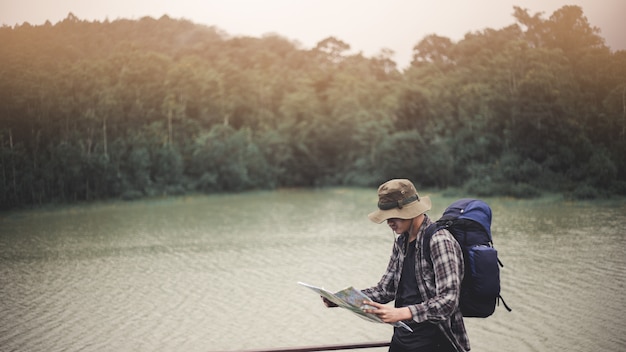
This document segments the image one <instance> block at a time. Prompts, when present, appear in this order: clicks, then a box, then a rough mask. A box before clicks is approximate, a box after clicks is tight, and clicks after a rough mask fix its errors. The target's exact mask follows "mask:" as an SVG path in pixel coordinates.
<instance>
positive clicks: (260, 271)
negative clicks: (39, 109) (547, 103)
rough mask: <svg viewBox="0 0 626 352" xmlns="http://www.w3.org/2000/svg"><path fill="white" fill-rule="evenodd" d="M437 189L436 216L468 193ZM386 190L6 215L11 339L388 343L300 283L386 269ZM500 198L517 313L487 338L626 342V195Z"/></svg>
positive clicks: (334, 281)
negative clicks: (372, 215) (378, 219)
mask: <svg viewBox="0 0 626 352" xmlns="http://www.w3.org/2000/svg"><path fill="white" fill-rule="evenodd" d="M421 193H424V194H425V195H426V194H428V193H427V192H421ZM430 196H431V199H432V201H433V209H432V210H431V211H430V212H429V214H430V216H431V218H438V217H439V216H440V215H441V213H442V212H443V209H444V208H445V206H446V205H447V204H449V203H451V202H452V201H453V200H454V199H455V198H451V197H445V196H442V195H441V194H436V193H433V194H430ZM376 200H377V199H376V193H375V190H370V189H365V190H363V189H328V190H318V191H311V190H281V191H274V192H253V193H244V194H237V195H218V196H194V197H181V198H167V199H156V200H148V201H140V202H129V203H126V202H108V203H97V204H91V205H84V206H67V207H62V208H57V209H41V210H34V211H19V212H10V213H2V214H0V351H228V350H233V351H234V350H245V349H261V348H283V347H296V346H310V345H328V344H341V343H358V342H376V341H386V340H388V339H389V338H390V336H391V333H392V328H391V326H389V325H385V324H373V323H370V322H367V321H364V320H362V319H359V318H358V317H355V316H353V315H352V314H350V313H348V312H346V311H343V310H340V309H326V308H325V307H324V306H323V305H322V303H321V300H320V299H319V297H316V296H315V294H313V293H312V292H311V291H309V290H307V289H305V288H303V287H301V286H299V285H297V284H296V282H298V281H304V282H307V283H310V284H314V285H318V286H324V287H325V288H327V289H329V290H339V289H342V288H345V287H347V286H354V287H356V288H365V287H369V286H371V285H374V284H375V283H376V282H378V280H379V279H380V276H381V275H382V273H383V272H384V270H385V267H386V265H387V260H388V258H389V254H390V251H391V248H392V241H393V238H394V237H393V235H392V233H391V231H390V230H389V229H388V228H387V227H386V226H385V225H377V224H373V223H371V222H370V221H369V220H368V219H367V217H366V215H367V213H368V212H370V211H372V210H373V209H374V207H375V204H376ZM485 200H486V201H488V202H489V203H490V205H491V206H492V208H493V212H494V218H493V226H492V230H493V234H494V242H495V247H496V249H498V252H499V255H500V259H501V260H502V261H503V263H504V265H505V266H504V268H502V269H501V279H502V295H503V297H504V298H505V300H506V302H507V304H509V305H510V306H511V307H512V308H513V312H510V313H509V312H507V311H506V310H505V309H504V308H503V307H499V308H497V309H496V313H495V314H494V315H493V316H492V317H490V318H487V319H476V318H473V319H466V320H465V321H466V326H467V329H468V333H469V337H470V342H471V344H472V349H473V350H474V351H487V352H490V351H493V352H495V351H512V352H513V351H515V352H518V351H542V352H543V351H563V350H567V351H581V352H582V351H624V350H626V337H624V331H626V320H624V318H623V315H624V313H626V298H624V291H625V289H624V288H625V285H626V231H625V230H626V225H624V224H625V223H626V203H625V202H624V201H623V200H622V201H601V202H600V201H599V202H566V201H563V200H559V199H541V200H523V201H520V200H512V199H504V198H489V199H485ZM378 350H379V351H383V350H385V349H378Z"/></svg>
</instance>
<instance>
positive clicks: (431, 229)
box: [422, 222, 442, 265]
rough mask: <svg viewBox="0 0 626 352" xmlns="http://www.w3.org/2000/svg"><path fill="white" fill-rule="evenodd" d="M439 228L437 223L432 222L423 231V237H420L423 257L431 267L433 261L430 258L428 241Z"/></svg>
mask: <svg viewBox="0 0 626 352" xmlns="http://www.w3.org/2000/svg"><path fill="white" fill-rule="evenodd" d="M441 227H442V226H439V224H438V223H436V222H434V223H432V224H430V225H428V227H427V228H426V230H425V231H424V236H422V248H423V252H424V257H425V258H426V260H428V262H429V263H430V264H431V265H432V263H433V260H432V258H431V257H430V239H431V238H432V237H433V235H434V234H435V232H437V230H439V229H440V228H441Z"/></svg>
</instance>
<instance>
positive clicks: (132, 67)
mask: <svg viewBox="0 0 626 352" xmlns="http://www.w3.org/2000/svg"><path fill="white" fill-rule="evenodd" d="M513 11H514V18H515V19H516V22H515V23H513V24H511V25H510V26H507V27H505V28H502V29H498V30H495V29H485V30H483V31H478V32H469V33H467V34H466V35H465V37H464V38H463V39H462V40H459V41H458V42H453V41H452V40H450V39H449V38H446V37H441V36H438V35H429V36H426V37H424V38H422V39H421V40H419V41H417V44H416V45H415V47H414V49H413V60H412V62H411V65H410V67H408V68H406V69H403V70H400V69H398V67H397V65H396V63H395V62H394V61H393V60H392V56H393V52H392V51H390V50H389V49H384V48H383V49H381V51H380V53H379V54H377V55H375V56H373V57H365V56H363V55H362V54H360V53H359V54H351V53H350V46H349V44H347V43H345V42H343V41H342V40H340V39H338V38H335V37H329V38H326V39H323V40H321V41H320V42H319V43H318V44H317V45H316V47H314V48H311V49H305V48H302V47H301V46H300V45H299V44H298V43H297V42H292V41H290V40H287V39H285V38H283V37H281V36H279V35H276V34H271V35H265V36H263V37H260V38H256V37H237V36H235V37H234V36H230V35H228V34H227V33H225V32H223V31H221V30H219V29H218V28H216V27H208V26H204V25H198V24H194V23H192V22H190V21H187V20H177V19H172V18H169V17H167V16H163V17H161V18H159V19H153V18H150V17H145V18H142V19H139V20H124V19H121V20H115V21H112V22H110V21H104V22H98V21H94V22H88V21H84V20H80V19H78V18H77V17H76V16H74V15H72V14H69V15H68V17H67V18H66V19H64V20H63V21H60V22H58V23H57V24H54V25H53V24H51V23H49V22H46V23H45V24H43V25H40V26H32V25H30V24H28V23H24V24H22V25H16V26H14V27H9V26H3V27H2V28H0V43H2V45H0V165H1V166H0V204H1V207H2V208H4V209H10V208H15V207H20V206H31V205H41V204H47V203H53V202H75V201H90V200H100V199H108V198H124V199H134V198H139V197H143V196H155V195H179V194H185V193H190V192H204V193H213V192H237V191H243V190H250V189H273V188H277V187H319V186H335V185H345V186H376V185H378V184H380V183H381V182H383V181H385V180H387V179H389V178H396V177H406V178H410V179H412V180H414V181H415V182H416V184H417V185H418V186H419V187H429V188H440V189H445V188H451V187H452V188H458V189H462V190H463V191H464V192H467V193H471V194H475V195H478V196H493V195H507V196H513V197H534V196H537V195H540V194H541V193H543V192H558V193H562V194H565V195H567V196H570V197H574V198H596V197H608V196H611V195H615V194H617V195H626V181H624V180H626V158H625V157H624V155H625V154H626V52H625V51H611V50H610V48H608V47H607V46H606V45H605V44H604V39H603V38H602V37H601V36H600V32H599V30H598V29H597V28H595V27H592V26H591V25H590V24H589V23H588V21H587V19H586V17H585V16H584V14H583V12H582V9H581V8H580V7H578V6H564V7H562V8H560V9H558V10H557V11H555V12H554V13H553V14H552V15H551V16H549V17H548V18H544V16H543V15H542V14H529V13H528V11H527V10H525V9H522V8H519V7H514V8H513Z"/></svg>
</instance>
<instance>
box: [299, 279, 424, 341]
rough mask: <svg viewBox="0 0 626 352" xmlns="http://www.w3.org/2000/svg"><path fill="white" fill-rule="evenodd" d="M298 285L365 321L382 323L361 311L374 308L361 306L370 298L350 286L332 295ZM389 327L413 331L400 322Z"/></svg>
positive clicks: (311, 286)
mask: <svg viewBox="0 0 626 352" xmlns="http://www.w3.org/2000/svg"><path fill="white" fill-rule="evenodd" d="M298 284H299V285H302V286H304V287H307V288H309V289H311V290H313V291H314V292H316V293H317V294H319V295H320V296H322V297H324V298H326V299H327V300H329V301H331V302H333V303H334V304H336V305H337V306H339V307H341V308H344V309H347V310H349V311H351V312H352V313H354V314H356V315H357V316H359V317H361V318H363V319H365V320H368V321H371V322H374V323H384V322H383V321H382V320H381V319H380V318H379V317H378V316H377V315H376V314H371V313H365V312H364V311H363V310H364V309H368V308H374V307H372V306H368V305H366V304H363V301H370V298H369V297H367V296H366V295H364V294H363V292H361V291H359V290H357V289H355V288H353V287H352V286H350V287H348V288H345V289H343V290H341V291H338V292H335V293H332V292H330V291H328V290H325V289H324V288H321V287H317V286H313V285H309V284H306V283H304V282H298ZM391 325H393V326H396V327H403V328H405V329H407V330H409V331H411V332H412V331H413V330H412V329H411V328H410V327H409V326H408V325H406V324H405V323H404V322H401V321H399V322H397V323H393V324H391Z"/></svg>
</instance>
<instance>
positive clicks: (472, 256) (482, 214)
mask: <svg viewBox="0 0 626 352" xmlns="http://www.w3.org/2000/svg"><path fill="white" fill-rule="evenodd" d="M440 229H447V230H448V231H450V233H451V234H452V236H454V238H455V239H456V240H457V242H459V244H460V246H461V249H462V250H463V261H464V263H465V276H464V277H463V282H462V283H461V299H460V302H459V306H460V308H461V312H462V313H463V316H464V317H479V318H486V317H488V316H490V315H492V314H493V312H494V311H495V309H496V304H499V302H500V301H502V304H503V305H504V307H505V308H506V309H507V310H508V311H509V312H510V311H511V308H509V306H508V305H507V304H506V303H505V302H504V300H503V299H502V296H500V267H504V265H502V262H500V260H499V259H498V252H497V251H496V249H495V248H493V239H492V237H491V208H490V207H489V205H488V204H487V203H485V202H483V201H481V200H478V199H459V200H457V201H455V202H454V203H452V204H450V206H449V207H448V208H446V210H445V211H444V212H443V215H442V216H441V218H440V219H439V220H437V221H436V222H435V223H433V224H432V225H430V226H429V227H428V228H426V232H425V234H424V239H423V241H424V242H423V244H424V245H423V248H424V255H425V257H426V258H428V261H429V262H430V263H432V258H431V257H430V238H431V237H432V236H433V234H434V233H435V232H437V231H438V230H440Z"/></svg>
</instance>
